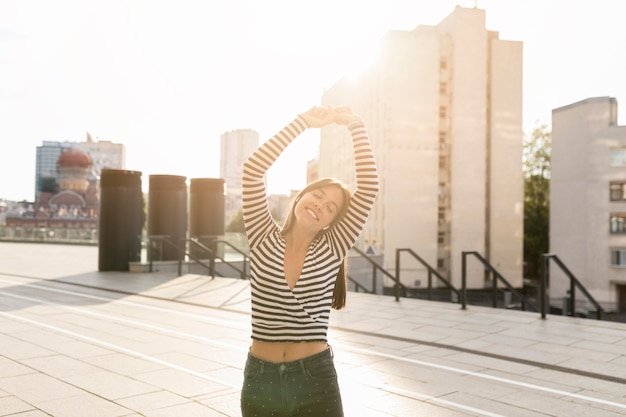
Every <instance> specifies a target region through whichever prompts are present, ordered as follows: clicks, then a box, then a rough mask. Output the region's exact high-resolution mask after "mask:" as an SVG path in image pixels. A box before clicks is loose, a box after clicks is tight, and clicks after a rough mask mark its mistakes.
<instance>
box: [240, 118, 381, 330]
mask: <svg viewBox="0 0 626 417" xmlns="http://www.w3.org/2000/svg"><path fill="white" fill-rule="evenodd" d="M307 127H308V126H307V125H306V123H305V121H304V120H303V119H302V118H300V116H298V117H296V118H295V119H294V120H293V121H292V122H291V123H290V124H289V125H287V126H286V127H284V128H283V129H282V130H281V131H280V132H278V133H277V134H276V135H275V136H273V137H272V138H271V139H269V140H268V141H266V142H265V143H263V144H262V145H261V146H260V147H259V148H258V149H257V150H256V151H255V152H254V153H253V154H252V155H250V157H249V158H248V159H247V160H246V162H244V165H243V216H244V224H245V230H246V235H247V238H248V243H249V246H250V288H251V306H252V338H253V339H255V340H259V341H264V342H313V341H326V340H327V332H328V324H329V318H330V310H331V302H332V295H333V289H334V285H335V280H336V278H337V273H338V270H339V267H340V265H341V263H342V262H343V259H344V257H345V256H346V255H347V253H348V251H349V250H350V248H351V247H352V246H353V245H354V244H355V243H356V240H357V238H358V237H359V234H360V233H361V231H362V229H363V226H364V225H365V222H366V221H367V217H368V215H369V212H370V210H371V208H372V206H373V204H374V199H375V197H376V194H377V193H378V174H377V171H376V163H375V160H374V155H373V153H372V149H371V145H370V142H369V139H368V136H367V132H366V130H365V126H364V125H363V123H362V122H355V123H352V124H350V125H349V126H348V129H349V131H350V132H351V134H352V143H353V149H354V160H355V166H356V180H357V187H356V190H355V191H354V192H353V193H352V196H351V199H350V202H349V206H348V211H347V213H346V215H345V216H344V218H343V219H342V220H341V221H339V222H338V223H336V224H335V225H334V226H332V227H331V228H330V229H329V230H328V231H327V232H326V233H325V234H323V235H322V236H321V237H318V238H317V239H316V240H314V241H313V242H311V244H310V245H309V248H308V250H307V253H306V257H305V260H304V266H303V268H302V273H301V275H300V277H299V278H298V280H297V282H296V285H295V287H294V288H293V290H292V289H290V288H289V286H288V284H287V281H286V279H285V275H284V257H285V247H286V245H285V240H284V237H283V234H282V229H281V227H280V226H278V225H277V224H276V222H275V221H274V220H273V218H272V216H271V214H270V210H269V207H268V201H267V194H266V188H265V182H264V176H265V174H266V172H267V170H268V169H269V168H270V166H271V165H272V164H273V163H274V161H276V159H278V157H279V156H280V154H281V153H282V152H283V150H284V149H285V148H286V147H287V146H288V145H289V143H291V141H293V140H294V139H295V138H296V137H297V136H298V135H300V134H301V133H302V132H303V131H304V130H305V129H306V128H307Z"/></svg>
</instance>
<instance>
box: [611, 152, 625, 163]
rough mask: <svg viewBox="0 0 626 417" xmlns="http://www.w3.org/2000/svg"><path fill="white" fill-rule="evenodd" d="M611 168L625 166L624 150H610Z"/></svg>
mask: <svg viewBox="0 0 626 417" xmlns="http://www.w3.org/2000/svg"><path fill="white" fill-rule="evenodd" d="M611 166H612V167H623V166H626V148H615V149H611Z"/></svg>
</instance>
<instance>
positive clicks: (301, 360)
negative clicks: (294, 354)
mask: <svg viewBox="0 0 626 417" xmlns="http://www.w3.org/2000/svg"><path fill="white" fill-rule="evenodd" d="M298 362H299V363H300V369H301V370H302V373H303V374H305V373H306V366H305V365H304V360H303V359H300V360H299V361H298Z"/></svg>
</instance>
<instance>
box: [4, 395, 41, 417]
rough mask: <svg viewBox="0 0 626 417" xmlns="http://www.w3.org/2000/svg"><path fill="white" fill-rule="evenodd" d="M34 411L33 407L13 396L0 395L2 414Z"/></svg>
mask: <svg viewBox="0 0 626 417" xmlns="http://www.w3.org/2000/svg"><path fill="white" fill-rule="evenodd" d="M28 411H35V407H33V406H32V405H30V404H28V403H26V402H24V401H22V400H20V399H19V398H17V397H14V396H12V395H11V396H7V397H0V412H1V413H2V415H11V414H18V413H25V412H28Z"/></svg>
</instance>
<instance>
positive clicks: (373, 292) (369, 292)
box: [346, 274, 376, 294]
mask: <svg viewBox="0 0 626 417" xmlns="http://www.w3.org/2000/svg"><path fill="white" fill-rule="evenodd" d="M346 277H347V278H348V281H349V282H352V283H353V284H354V288H355V292H359V288H362V289H363V291H365V292H366V293H368V294H376V287H374V288H373V289H371V290H370V289H368V288H367V287H366V286H365V285H363V284H361V283H360V282H359V281H357V280H355V279H354V278H352V277H351V276H350V275H349V274H346Z"/></svg>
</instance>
